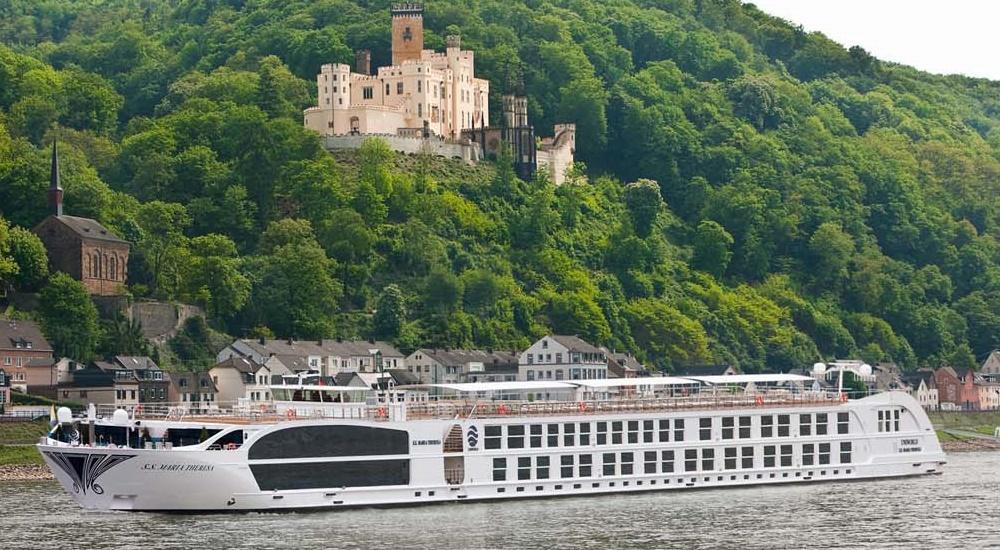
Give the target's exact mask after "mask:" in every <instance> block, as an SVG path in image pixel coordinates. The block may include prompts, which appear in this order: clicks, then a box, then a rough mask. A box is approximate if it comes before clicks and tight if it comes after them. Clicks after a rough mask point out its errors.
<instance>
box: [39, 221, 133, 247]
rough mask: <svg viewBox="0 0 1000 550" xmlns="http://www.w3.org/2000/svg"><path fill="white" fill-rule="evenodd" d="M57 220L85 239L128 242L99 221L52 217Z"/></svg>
mask: <svg viewBox="0 0 1000 550" xmlns="http://www.w3.org/2000/svg"><path fill="white" fill-rule="evenodd" d="M52 217H54V218H55V219H57V220H59V221H60V222H62V224H63V225H65V226H66V227H68V228H70V229H72V230H73V232H74V233H76V234H77V235H79V236H81V237H83V238H85V239H97V240H101V241H110V242H117V243H126V244H128V241H125V240H122V239H120V238H118V236H117V235H115V234H114V233H112V232H111V231H110V230H109V229H108V228H106V227H104V226H103V225H101V224H100V223H98V221H97V220H92V219H90V218H80V217H77V216H67V215H65V214H63V215H62V216H52Z"/></svg>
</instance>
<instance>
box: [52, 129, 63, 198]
mask: <svg viewBox="0 0 1000 550" xmlns="http://www.w3.org/2000/svg"><path fill="white" fill-rule="evenodd" d="M49 213H50V214H52V215H53V216H62V213H63V189H62V184H61V182H60V180H59V149H58V147H57V146H56V141H55V140H52V172H51V174H50V175H49Z"/></svg>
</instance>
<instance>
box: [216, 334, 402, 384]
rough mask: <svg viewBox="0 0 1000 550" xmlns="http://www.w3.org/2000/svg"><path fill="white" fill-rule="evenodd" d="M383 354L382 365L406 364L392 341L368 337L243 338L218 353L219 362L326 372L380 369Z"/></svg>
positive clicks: (333, 373) (386, 366)
mask: <svg viewBox="0 0 1000 550" xmlns="http://www.w3.org/2000/svg"><path fill="white" fill-rule="evenodd" d="M373 350H375V351H377V354H378V355H380V356H381V360H382V368H383V369H385V370H388V369H400V368H403V364H404V362H405V359H406V357H405V356H404V355H403V354H402V353H401V352H400V351H399V350H397V349H396V348H395V347H393V346H392V344H390V343H388V342H382V341H370V340H369V341H365V340H353V341H351V340H348V341H342V340H292V339H287V340H277V339H264V338H259V339H240V340H236V341H234V342H233V343H232V344H229V345H228V346H226V347H225V348H223V349H222V351H220V352H219V353H218V355H217V356H216V360H217V361H218V362H220V363H221V362H223V361H225V360H227V359H230V358H233V357H239V358H243V359H248V360H250V361H253V362H255V363H259V364H263V363H266V362H268V361H272V364H273V363H280V364H281V366H283V367H284V368H285V369H287V370H289V371H291V372H302V371H316V372H318V373H320V374H322V375H323V376H335V375H336V374H338V373H341V372H376V371H378V365H377V364H376V354H373V353H372V352H373Z"/></svg>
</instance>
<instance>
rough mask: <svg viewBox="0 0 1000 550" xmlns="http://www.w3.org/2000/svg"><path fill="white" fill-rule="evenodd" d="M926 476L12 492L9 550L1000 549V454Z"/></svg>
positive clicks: (4, 494) (0, 534)
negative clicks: (399, 500) (362, 505)
mask: <svg viewBox="0 0 1000 550" xmlns="http://www.w3.org/2000/svg"><path fill="white" fill-rule="evenodd" d="M949 459H950V462H949V464H948V466H947V467H946V473H945V474H944V475H940V476H933V477H920V478H913V479H904V480H894V481H880V482H853V483H820V484H813V485H804V486H788V487H761V488H746V489H724V490H704V491H686V492H667V493H650V494H641V495H622V496H602V497H571V498H559V499H543V500H520V501H508V502H499V503H486V504H475V503H469V504H457V505H441V506H428V507H416V508H391V509H363V510H349V511H339V512H319V513H302V514H294V513H293V514H243V515H226V514H219V515H198V516H186V515H164V514H143V513H126V512H116V513H107V512H89V511H84V510H80V509H79V508H78V507H77V505H76V504H75V503H74V502H73V501H72V500H71V499H70V498H69V497H68V496H67V495H65V494H64V493H63V492H62V490H61V489H60V488H59V486H58V485H56V484H55V482H36V483H4V484H0V548H39V549H42V548H53V549H57V548H58V549H62V548H67V547H71V546H72V547H79V548H142V549H156V550H159V549H180V548H205V549H214V548H317V549H318V548H323V549H328V548H373V547H378V548H392V549H398V548H538V547H545V548H546V549H559V548H572V549H579V548H621V547H632V548H664V547H683V548H747V549H754V548H829V547H839V548H879V549H882V548H907V549H909V548H941V547H967V548H991V547H992V548H1000V453H967V454H955V455H951V456H950V457H949Z"/></svg>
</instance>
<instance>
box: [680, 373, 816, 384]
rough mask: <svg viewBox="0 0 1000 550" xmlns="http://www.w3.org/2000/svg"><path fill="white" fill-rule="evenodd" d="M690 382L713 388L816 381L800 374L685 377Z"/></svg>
mask: <svg viewBox="0 0 1000 550" xmlns="http://www.w3.org/2000/svg"><path fill="white" fill-rule="evenodd" d="M685 378H688V379H690V380H697V381H698V382H704V383H706V384H711V385H713V386H721V385H724V384H750V383H751V382H752V383H754V384H767V383H780V382H813V381H815V380H816V379H815V378H813V377H811V376H802V375H801V374H728V375H727V374H720V375H715V376H687V377H685Z"/></svg>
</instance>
